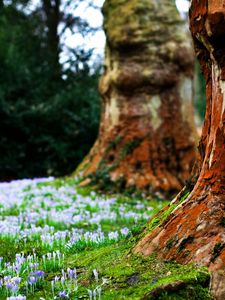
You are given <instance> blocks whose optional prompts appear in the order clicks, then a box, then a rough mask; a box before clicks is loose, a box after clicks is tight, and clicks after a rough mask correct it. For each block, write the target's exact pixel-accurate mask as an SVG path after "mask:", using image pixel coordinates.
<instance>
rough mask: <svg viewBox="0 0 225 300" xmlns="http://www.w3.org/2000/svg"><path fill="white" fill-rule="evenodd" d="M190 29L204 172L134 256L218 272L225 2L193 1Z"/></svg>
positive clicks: (224, 200)
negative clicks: (202, 112)
mask: <svg viewBox="0 0 225 300" xmlns="http://www.w3.org/2000/svg"><path fill="white" fill-rule="evenodd" d="M190 28H191V32H192V35H193V39H194V44H195V50H196V54H197V57H198V59H199V61H200V64H201V67H202V71H203V73H204V76H205V79H206V96H207V107H206V116H205V123H204V128H203V132H202V137H201V141H200V145H199V151H200V155H201V171H200V175H199V177H198V180H197V183H196V184H195V186H194V189H193V190H192V192H191V194H190V195H189V196H188V198H187V199H186V200H184V201H183V203H180V200H179V197H178V198H177V199H176V200H175V202H173V203H172V204H170V207H169V209H170V210H171V209H172V210H173V208H174V207H176V206H177V204H179V203H180V204H179V205H178V206H177V207H176V208H175V209H174V210H173V211H172V213H171V214H169V216H167V217H165V218H163V215H164V216H166V212H165V210H164V211H163V212H160V213H159V214H158V218H160V217H161V219H162V221H161V224H160V226H158V227H156V228H155V229H153V230H152V231H151V232H150V233H147V232H146V235H145V237H144V238H143V239H142V240H140V242H139V243H138V245H137V246H136V248H135V252H141V253H143V254H144V255H150V254H151V253H153V252H157V253H158V254H159V256H160V257H162V258H164V259H167V260H176V261H177V262H180V263H189V262H196V263H198V264H199V265H205V266H208V267H209V269H210V270H216V269H222V268H223V269H224V267H225V0H208V1H207V0H192V4H191V8H190ZM151 224H152V221H151ZM223 299H224V298H223Z"/></svg>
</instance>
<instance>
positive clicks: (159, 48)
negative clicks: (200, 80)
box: [79, 0, 197, 195]
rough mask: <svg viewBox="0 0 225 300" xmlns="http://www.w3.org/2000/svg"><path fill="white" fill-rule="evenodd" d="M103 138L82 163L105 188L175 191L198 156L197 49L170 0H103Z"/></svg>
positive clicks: (83, 170) (93, 180)
mask: <svg viewBox="0 0 225 300" xmlns="http://www.w3.org/2000/svg"><path fill="white" fill-rule="evenodd" d="M103 13H104V16H105V21H104V29H105V32H106V37H107V44H106V49H105V72H104V74H103V76H102V78H101V80H100V84H99V90H100V93H101V96H102V115H101V125H100V130H99V136H98V139H97V141H96V143H95V145H94V147H93V148H92V150H91V152H90V153H89V155H88V156H87V157H86V159H85V160H84V161H83V163H82V164H81V166H80V168H79V170H80V171H82V172H83V174H84V176H86V177H87V178H89V179H88V180H87V181H85V182H84V184H87V183H90V182H92V183H96V184H97V185H98V186H99V185H100V187H102V188H104V185H105V184H106V183H107V180H108V182H110V185H111V187H112V185H113V184H112V183H114V185H115V186H117V187H118V188H120V189H123V188H129V187H135V188H136V189H146V190H148V191H150V192H153V193H161V194H162V193H163V194H164V195H165V194H171V193H174V192H176V191H178V190H180V188H181V187H182V186H183V184H184V181H185V180H186V179H187V178H188V177H189V175H190V169H191V167H192V164H193V161H194V160H195V157H196V150H195V146H196V139H197V134H196V132H195V127H194V119H193V107H192V96H193V94H192V92H193V87H192V85H193V81H192V80H193V51H192V48H191V42H190V39H189V36H188V34H187V32H186V29H185V25H184V23H183V21H182V20H181V18H180V15H179V13H178V11H177V9H176V6H175V2H174V1H171V0H160V1H159V0H157V1H155V0H144V1H138V0H132V1H121V0H106V1H105V4H104V7H103Z"/></svg>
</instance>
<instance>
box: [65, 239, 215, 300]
mask: <svg viewBox="0 0 225 300" xmlns="http://www.w3.org/2000/svg"><path fill="white" fill-rule="evenodd" d="M134 243H135V240H127V241H126V242H125V243H124V242H122V241H121V242H120V243H116V244H113V245H108V246H105V247H102V248H99V249H94V250H92V251H84V252H82V253H78V254H77V255H76V256H73V257H70V258H69V259H68V261H67V264H68V266H71V267H72V266H76V267H77V268H78V270H79V269H80V270H82V273H81V275H80V279H79V282H80V283H81V284H82V282H85V283H86V282H89V283H90V286H91V284H93V276H92V270H93V269H96V270H97V271H98V273H99V277H100V278H103V277H104V278H106V279H107V284H106V285H104V287H103V291H102V299H103V300H104V299H105V300H106V299H132V300H133V299H134V300H135V299H140V298H142V297H143V296H144V295H145V294H147V293H149V292H150V291H152V290H154V289H155V288H157V287H160V286H162V285H167V284H169V283H173V282H176V281H183V282H184V283H185V284H184V286H183V287H182V288H181V289H180V290H178V293H177V292H174V291H173V292H171V293H161V294H160V295H159V297H158V298H154V299H188V298H190V297H187V296H188V295H190V296H193V298H190V299H196V300H197V299H199V300H200V299H202V300H203V299H204V300H206V299H211V298H210V296H209V294H208V284H209V273H208V271H207V269H206V268H196V267H194V266H193V265H186V266H181V265H178V264H176V263H163V262H161V261H159V260H157V259H156V258H155V257H154V256H151V257H143V256H137V255H133V254H132V253H131V251H130V249H132V247H133V246H134ZM175 295H177V296H179V297H180V298H179V297H178V298H175ZM80 296H81V295H80ZM146 299H147V298H146ZM149 299H153V298H149Z"/></svg>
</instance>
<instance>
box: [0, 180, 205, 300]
mask: <svg viewBox="0 0 225 300" xmlns="http://www.w3.org/2000/svg"><path fill="white" fill-rule="evenodd" d="M167 203H168V201H164V202H162V201H159V200H157V199H155V200H146V197H145V195H141V194H140V195H129V196H128V195H107V196H105V195H98V194H96V193H95V192H93V191H91V190H89V189H79V188H77V187H76V182H75V180H72V179H62V180H60V179H58V180H53V181H52V180H49V181H47V182H44V181H39V180H34V181H30V180H27V181H16V182H12V183H9V184H0V209H1V214H0V245H1V247H0V299H6V298H7V297H8V299H14V300H15V299H30V300H32V299H34V300H35V299H46V300H52V299H93V300H94V299H178V300H179V299H196V300H197V299H198V300H199V299H202V300H205V299H206V300H207V299H210V296H209V294H208V285H209V274H208V272H207V270H206V269H204V268H197V267H195V266H192V265H189V266H180V265H178V264H175V263H163V262H160V261H158V260H157V259H156V257H149V258H144V257H142V256H137V255H133V254H132V252H131V249H132V248H133V246H134V245H135V244H136V242H137V239H138V236H139V233H140V232H141V231H142V228H143V226H144V225H145V224H146V222H147V220H148V219H149V218H150V217H151V216H153V215H154V213H156V212H157V211H158V210H159V209H160V208H162V207H163V206H164V205H166V204H167ZM162 287H164V288H162ZM19 295H22V296H21V297H20V298H19ZM10 297H11V298H10ZM13 297H14V298H13Z"/></svg>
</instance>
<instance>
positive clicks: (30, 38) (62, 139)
mask: <svg viewBox="0 0 225 300" xmlns="http://www.w3.org/2000/svg"><path fill="white" fill-rule="evenodd" d="M39 4H41V3H39ZM67 4H68V3H67ZM51 5H53V6H54V5H55V4H54V1H51ZM76 5H78V1H76ZM43 9H44V8H43V6H41V5H38V6H37V8H35V9H33V10H30V9H29V1H19V0H18V1H12V2H11V3H9V2H7V5H4V7H2V9H1V10H0V44H1V47H0V62H1V64H0V116H1V118H0V128H1V129H0V130H1V137H0V180H6V179H13V178H24V177H38V176H46V175H52V174H54V175H55V176H59V175H65V174H68V173H70V172H71V171H72V170H74V168H75V167H76V165H77V164H78V163H79V162H80V161H81V159H82V158H83V156H84V155H85V154H86V153H87V151H88V150H89V148H90V147H91V145H92V144H93V142H94V140H95V137H96V135H97V128H98V122H99V101H98V93H97V88H96V86H97V81H98V74H99V68H98V67H94V66H93V67H92V69H91V70H90V67H89V65H90V63H89V62H90V59H91V51H84V50H80V49H78V48H77V49H73V51H70V52H69V55H68V56H67V64H66V67H65V66H63V65H62V64H61V63H60V61H59V54H60V53H62V48H63V47H65V45H64V44H63V43H62V42H61V40H60V39H59V37H58V36H57V37H55V39H56V40H57V43H58V44H57V43H55V44H54V47H52V46H51V47H52V48H51V47H50V44H51V42H50V39H51V38H50V37H49V35H51V36H52V35H53V34H49V31H50V29H48V26H50V25H48V26H47V24H50V21H47V16H46V15H45V13H44V12H43ZM53 13H55V10H54V11H53V12H52V14H53ZM52 18H53V17H52ZM69 18H71V16H69V15H68V13H67V14H66V13H65V14H64V15H61V14H60V22H61V23H62V24H64V26H61V27H60V28H62V30H63V28H70V29H69V30H72V31H73V32H75V33H76V32H78V31H80V30H81V27H82V26H83V25H84V24H86V21H83V23H82V21H81V20H80V19H79V18H75V20H73V19H71V22H70V24H68V19H69ZM57 21H58V22H59V20H57ZM73 22H74V23H73ZM56 23H57V22H56ZM56 23H54V26H55V27H54V30H55V35H57V33H56V27H58V32H59V33H58V35H59V36H60V35H61V31H60V28H59V23H58V25H57V24H56ZM65 23H67V25H66V24H65ZM72 23H73V26H72ZM69 26H70V27H69ZM82 28H83V27H82ZM54 30H53V31H54ZM87 30H91V29H90V28H89V29H88V28H86V29H85V32H87ZM56 44H57V45H56ZM53 48H54V49H53ZM53 57H54V58H53ZM53 79H54V80H53Z"/></svg>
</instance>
